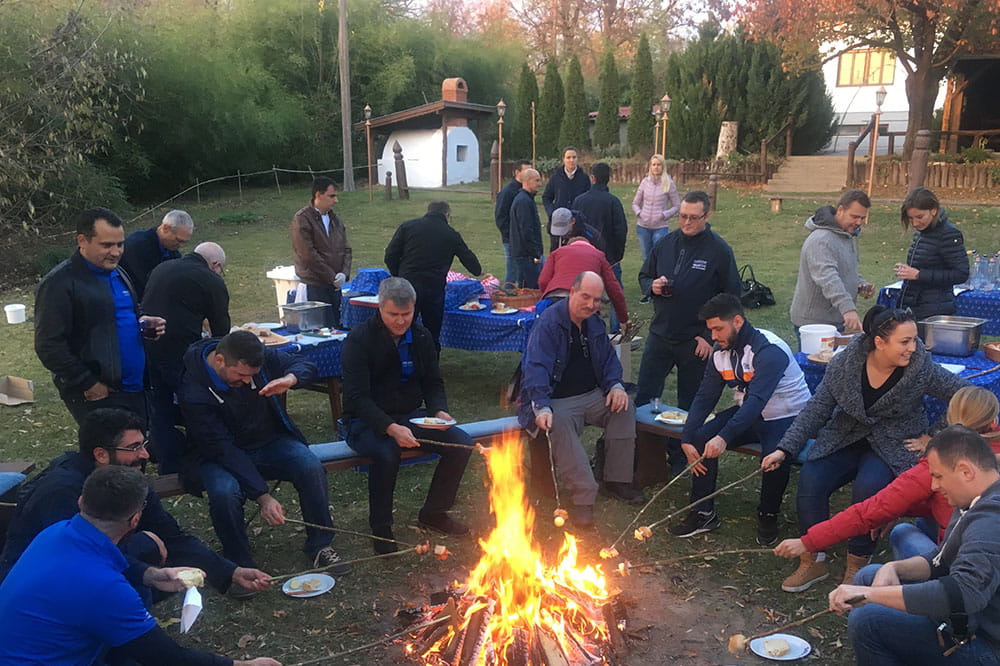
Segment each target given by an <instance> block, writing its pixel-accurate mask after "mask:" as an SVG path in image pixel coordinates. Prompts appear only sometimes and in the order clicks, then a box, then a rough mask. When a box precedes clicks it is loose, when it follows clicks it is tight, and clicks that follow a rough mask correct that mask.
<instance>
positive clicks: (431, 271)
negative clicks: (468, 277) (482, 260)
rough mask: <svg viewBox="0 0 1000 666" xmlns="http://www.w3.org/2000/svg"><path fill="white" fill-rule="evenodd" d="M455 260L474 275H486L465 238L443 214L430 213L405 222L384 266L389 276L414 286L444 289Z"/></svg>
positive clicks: (397, 230) (391, 246)
mask: <svg viewBox="0 0 1000 666" xmlns="http://www.w3.org/2000/svg"><path fill="white" fill-rule="evenodd" d="M455 257H458V258H459V260H460V261H461V262H462V264H463V265H464V266H465V267H466V268H467V269H468V270H469V272H470V273H472V274H473V275H479V274H480V273H482V272H483V267H482V266H480V265H479V259H477V258H476V255H475V254H474V253H473V252H472V250H470V249H469V246H468V245H466V244H465V241H464V240H463V239H462V235H461V234H460V233H458V232H457V231H455V229H454V228H453V227H452V226H451V225H450V224H448V218H447V217H445V216H444V215H443V214H441V213H427V214H426V215H424V216H423V217H418V218H416V219H413V220H407V221H406V222H403V223H402V224H401V225H399V228H397V229H396V233H395V234H393V236H392V240H390V241H389V244H388V245H387V246H386V248H385V265H386V267H387V268H388V269H389V272H390V273H392V274H393V275H395V276H397V277H402V278H406V279H407V280H409V281H410V282H412V283H414V284H433V285H438V284H440V285H441V288H442V289H443V288H444V284H445V281H446V280H447V278H448V270H449V269H450V268H451V261H452V259H454V258H455Z"/></svg>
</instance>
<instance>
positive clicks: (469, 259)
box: [455, 231, 483, 275]
mask: <svg viewBox="0 0 1000 666" xmlns="http://www.w3.org/2000/svg"><path fill="white" fill-rule="evenodd" d="M455 239H456V248H455V255H456V256H457V257H458V260H459V261H461V262H462V265H463V266H465V267H466V268H467V269H468V270H469V272H470V273H472V274H473V275H482V274H483V267H482V264H480V263H479V257H477V256H476V253H475V252H473V251H472V250H470V249H469V246H468V245H467V244H466V243H465V239H464V238H462V234H460V233H458V232H457V231H456V232H455Z"/></svg>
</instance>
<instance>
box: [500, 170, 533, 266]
mask: <svg viewBox="0 0 1000 666" xmlns="http://www.w3.org/2000/svg"><path fill="white" fill-rule="evenodd" d="M527 166H531V162H529V161H528V160H518V161H516V162H514V177H513V178H511V179H510V182H509V183H507V184H506V185H504V186H503V189H502V190H500V192H498V193H497V203H496V206H495V207H494V208H493V219H494V220H495V221H496V223H497V229H499V230H500V242H501V243H503V261H504V270H505V273H504V278H503V281H504V284H506V283H508V282H511V281H512V280H511V278H512V276H513V275H514V270H513V266H512V264H511V261H510V205H511V204H512V203H514V197H516V196H517V193H518V192H520V191H521V171H523V170H524V167H527Z"/></svg>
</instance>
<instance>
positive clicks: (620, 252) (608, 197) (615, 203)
mask: <svg viewBox="0 0 1000 666" xmlns="http://www.w3.org/2000/svg"><path fill="white" fill-rule="evenodd" d="M573 209H574V210H579V211H580V212H581V213H583V215H584V217H585V218H586V220H587V223H588V224H590V225H592V226H594V227H596V228H597V229H598V230H599V231H600V232H601V236H602V237H603V239H604V244H605V250H604V256H605V257H607V259H608V263H609V264H617V263H618V262H619V261H621V260H622V257H624V256H625V237H626V236H627V235H628V222H627V221H626V219H625V208H624V207H623V206H622V200H621V199H619V198H618V197H616V196H615V195H613V194H611V192H609V191H608V186H607V185H598V184H595V185H594V186H593V187H591V188H590V190H589V191H587V192H584V193H583V194H581V195H580V196H578V197H577V198H576V199H574V200H573Z"/></svg>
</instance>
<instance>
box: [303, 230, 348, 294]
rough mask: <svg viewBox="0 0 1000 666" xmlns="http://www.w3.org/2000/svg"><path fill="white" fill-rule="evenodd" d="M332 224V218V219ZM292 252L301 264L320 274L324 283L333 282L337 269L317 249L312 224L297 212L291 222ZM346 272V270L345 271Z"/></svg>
mask: <svg viewBox="0 0 1000 666" xmlns="http://www.w3.org/2000/svg"><path fill="white" fill-rule="evenodd" d="M331 224H332V219H331ZM291 236H292V253H293V254H294V255H295V260H296V262H297V263H299V264H305V265H306V266H308V267H309V270H311V271H312V272H314V273H316V274H317V275H319V276H320V277H321V278H322V279H323V282H324V284H333V282H334V280H335V279H336V277H337V271H335V270H334V269H333V266H330V265H329V264H328V263H326V262H325V261H323V259H322V257H320V255H319V252H317V251H316V239H315V238H313V228H312V225H311V224H310V223H309V221H308V220H306V219H305V218H304V217H303V216H300V215H298V214H296V216H295V217H294V218H292V224H291ZM345 272H346V271H345Z"/></svg>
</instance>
